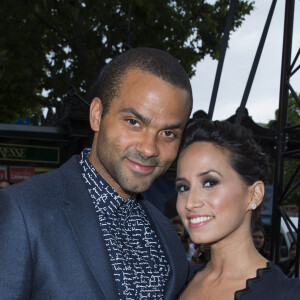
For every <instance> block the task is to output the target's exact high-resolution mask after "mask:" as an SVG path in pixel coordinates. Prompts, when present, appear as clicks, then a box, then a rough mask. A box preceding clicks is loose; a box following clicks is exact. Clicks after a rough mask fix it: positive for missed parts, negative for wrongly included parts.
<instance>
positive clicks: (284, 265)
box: [279, 242, 297, 277]
mask: <svg viewBox="0 0 300 300" xmlns="http://www.w3.org/2000/svg"><path fill="white" fill-rule="evenodd" d="M289 252H290V257H289V258H288V259H287V260H284V261H281V262H280V263H279V267H280V268H281V270H282V271H283V273H284V274H286V275H287V276H288V277H294V275H295V267H296V254H297V244H296V243H295V242H292V243H291V246H290V249H289Z"/></svg>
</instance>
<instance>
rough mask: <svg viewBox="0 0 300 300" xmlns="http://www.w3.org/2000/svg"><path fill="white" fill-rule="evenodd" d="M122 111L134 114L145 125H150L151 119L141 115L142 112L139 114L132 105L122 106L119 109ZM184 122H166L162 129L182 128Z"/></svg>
mask: <svg viewBox="0 0 300 300" xmlns="http://www.w3.org/2000/svg"><path fill="white" fill-rule="evenodd" d="M121 112H122V113H130V114H132V115H134V116H135V117H136V118H138V119H139V120H141V121H142V122H143V123H144V124H146V125H147V126H148V125H150V123H151V119H150V118H147V117H146V116H143V115H142V114H140V113H139V112H138V111H137V110H136V109H135V108H133V107H129V108H124V109H122V111H121ZM183 127H184V124H183V123H182V122H178V123H174V124H169V125H168V124H167V125H165V126H164V128H163V130H164V129H178V128H182V129H183Z"/></svg>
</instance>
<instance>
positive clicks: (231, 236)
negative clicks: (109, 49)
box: [176, 119, 300, 300]
mask: <svg viewBox="0 0 300 300" xmlns="http://www.w3.org/2000/svg"><path fill="white" fill-rule="evenodd" d="M266 169H267V157H266V155H265V154H264V153H262V152H261V150H260V148H259V146H258V145H257V144H256V143H255V141H254V140H253V138H252V137H251V135H250V133H249V132H248V131H247V130H246V129H244V128H242V127H237V126H234V125H231V124H230V123H228V122H218V121H215V122H212V121H209V120H206V119H199V120H194V121H192V122H191V123H190V124H189V126H188V128H187V130H186V134H185V138H184V140H183V145H182V148H181V152H180V155H179V159H178V165H177V178H176V189H177V191H178V197H177V210H178V213H179V215H180V217H181V219H182V221H183V224H184V226H185V228H186V230H187V231H188V233H189V235H190V237H191V239H192V240H193V242H194V243H196V244H200V243H206V244H209V245H210V249H211V260H210V261H209V262H208V263H207V264H206V265H205V266H202V268H200V270H199V271H198V272H196V273H195V274H194V276H193V278H192V279H191V280H190V282H189V284H188V286H187V287H186V289H185V290H184V291H183V292H182V294H181V295H180V299H181V300H185V299H189V300H193V299H222V300H227V299H230V300H232V299H242V300H246V299H251V300H252V299H255V300H266V299H272V300H277V299H300V280H298V279H288V278H287V277H285V275H284V274H283V273H282V272H281V270H280V269H279V268H278V267H277V266H275V265H274V264H273V263H271V262H268V261H267V259H265V258H264V257H263V256H261V255H260V254H259V252H258V251H257V250H256V248H255V246H254V244H253V240H252V235H251V215H252V211H253V210H255V209H256V208H257V207H258V206H259V205H260V204H261V202H262V199H263V196H264V183H263V181H264V176H265V174H266Z"/></svg>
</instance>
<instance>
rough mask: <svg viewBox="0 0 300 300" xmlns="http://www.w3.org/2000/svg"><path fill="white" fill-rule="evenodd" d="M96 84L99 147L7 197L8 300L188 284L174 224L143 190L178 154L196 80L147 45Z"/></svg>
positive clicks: (148, 294)
mask: <svg viewBox="0 0 300 300" xmlns="http://www.w3.org/2000/svg"><path fill="white" fill-rule="evenodd" d="M96 88H97V93H96V95H97V96H96V97H95V98H94V99H93V100H92V103H91V106H90V124H91V128H92V129H93V130H94V132H95V134H94V140H93V144H92V148H91V150H90V149H85V150H84V151H83V152H82V153H81V154H80V155H79V156H78V157H77V156H75V157H72V158H71V159H70V160H69V161H68V162H66V163H65V164H64V165H63V166H62V167H60V168H59V169H57V170H55V171H53V172H49V173H47V174H44V175H40V176H36V177H34V178H32V179H29V180H27V181H26V182H24V183H21V184H18V185H17V186H16V187H10V188H7V189H6V190H3V192H2V191H1V193H0V233H1V244H0V295H1V299H56V300H57V299H64V300H65V299H72V300H73V299H109V300H112V299H128V300H129V299H174V297H175V296H176V295H177V294H178V292H179V291H180V289H181V287H182V286H183V284H184V282H185V280H186V276H187V271H188V270H187V269H188V264H187V261H186V258H185V254H184V251H183V249H182V247H181V245H180V242H179V241H178V238H177V235H176V233H175V231H174V230H173V228H172V225H171V224H170V222H169V221H168V220H166V219H165V218H164V217H163V216H162V215H161V214H160V212H159V211H158V210H157V209H156V208H154V207H153V206H152V205H151V204H150V203H149V202H148V201H146V200H144V199H141V196H140V194H139V193H140V192H143V191H144V190H146V189H147V188H148V187H149V186H150V185H151V183H152V182H153V180H154V179H155V178H157V177H158V176H159V175H160V174H162V173H163V172H165V171H166V170H167V169H168V168H169V166H170V165H171V163H172V161H173V160H174V159H175V158H176V155H177V150H178V147H179V144H180V140H181V136H182V132H183V130H184V127H185V124H186V122H187V121H188V118H189V115H190V112H191V109H192V93H191V87H190V82H189V79H188V76H187V74H186V73H185V71H184V70H183V68H182V67H181V65H180V64H179V63H178V62H177V61H176V60H175V59H174V58H173V57H172V56H170V55H169V54H167V53H166V52H164V51H161V50H157V49H151V48H137V49H133V50H129V51H127V52H125V53H123V54H121V55H120V56H118V57H117V58H115V59H114V60H113V61H111V62H110V64H109V65H108V66H107V67H106V68H105V69H104V71H103V72H102V73H101V75H100V78H99V80H98V82H97V84H96Z"/></svg>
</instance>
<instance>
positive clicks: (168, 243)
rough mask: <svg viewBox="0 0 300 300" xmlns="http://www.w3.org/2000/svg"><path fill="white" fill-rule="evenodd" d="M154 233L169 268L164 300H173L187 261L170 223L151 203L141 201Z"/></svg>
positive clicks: (184, 278)
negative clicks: (158, 239)
mask: <svg viewBox="0 0 300 300" xmlns="http://www.w3.org/2000/svg"><path fill="white" fill-rule="evenodd" d="M142 204H143V206H144V208H145V210H146V211H147V213H148V216H149V218H150V220H151V222H152V225H153V227H154V228H155V231H156V232H157V234H158V236H159V238H160V241H161V243H162V247H163V249H164V251H165V255H166V257H167V260H168V262H169V264H170V267H171V274H170V278H169V280H168V282H167V284H166V287H165V292H164V298H163V299H164V300H173V299H175V298H176V296H177V295H178V294H179V292H180V291H181V289H182V288H183V285H184V283H185V281H186V279H187V276H188V268H189V265H188V261H187V259H186V255H185V253H184V249H183V247H181V245H180V244H179V240H178V236H177V234H176V232H175V230H174V228H173V227H172V225H171V224H170V221H169V220H168V219H167V218H165V217H162V215H161V213H160V212H159V211H158V210H157V208H155V207H154V206H153V205H152V204H151V203H149V202H148V201H146V200H142Z"/></svg>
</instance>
